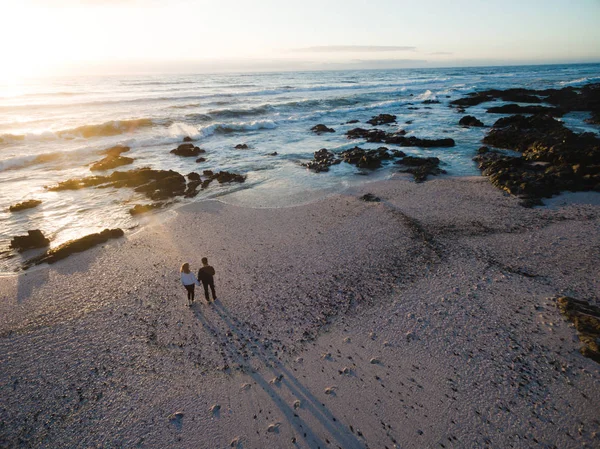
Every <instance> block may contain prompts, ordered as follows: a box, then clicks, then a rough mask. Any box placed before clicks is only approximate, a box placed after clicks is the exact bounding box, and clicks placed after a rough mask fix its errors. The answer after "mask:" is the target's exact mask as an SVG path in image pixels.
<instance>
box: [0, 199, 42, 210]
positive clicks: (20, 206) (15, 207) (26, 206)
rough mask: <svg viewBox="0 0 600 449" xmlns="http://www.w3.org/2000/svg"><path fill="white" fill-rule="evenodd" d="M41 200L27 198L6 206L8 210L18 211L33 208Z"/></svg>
mask: <svg viewBox="0 0 600 449" xmlns="http://www.w3.org/2000/svg"><path fill="white" fill-rule="evenodd" d="M40 204H42V202H41V201H40V200H27V201H23V202H22V203H17V204H13V205H12V206H10V207H9V208H8V210H9V211H10V212H19V211H22V210H26V209H33V208H34V207H38V206H39V205H40Z"/></svg>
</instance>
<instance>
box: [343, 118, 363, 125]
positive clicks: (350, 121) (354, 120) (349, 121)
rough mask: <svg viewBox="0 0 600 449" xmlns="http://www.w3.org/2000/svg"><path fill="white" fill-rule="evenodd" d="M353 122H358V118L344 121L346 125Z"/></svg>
mask: <svg viewBox="0 0 600 449" xmlns="http://www.w3.org/2000/svg"><path fill="white" fill-rule="evenodd" d="M354 123H360V120H356V119H352V120H348V121H347V122H346V125H353V124H354Z"/></svg>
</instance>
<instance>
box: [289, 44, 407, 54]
mask: <svg viewBox="0 0 600 449" xmlns="http://www.w3.org/2000/svg"><path fill="white" fill-rule="evenodd" d="M416 49H417V48H416V47H410V46H403V45H323V46H318V47H305V48H294V49H292V50H290V51H293V52H306V53H349V52H354V53H360V52H362V53H375V52H382V51H415V50H416Z"/></svg>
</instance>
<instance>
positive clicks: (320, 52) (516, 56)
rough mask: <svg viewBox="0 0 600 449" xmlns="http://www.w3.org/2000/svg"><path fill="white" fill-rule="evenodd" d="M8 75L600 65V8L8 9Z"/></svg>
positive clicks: (142, 1)
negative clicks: (554, 64)
mask: <svg viewBox="0 0 600 449" xmlns="http://www.w3.org/2000/svg"><path fill="white" fill-rule="evenodd" d="M0 16H1V17H3V18H4V20H3V21H2V22H3V23H2V26H0V42H2V44H1V47H0V48H1V49H2V51H1V55H2V59H3V63H2V69H0V77H4V78H10V77H23V76H43V75H47V74H48V75H49V74H82V73H86V74H107V73H144V72H146V73H147V72H162V73H176V72H203V71H206V72H219V71H260V70H315V69H352V68H361V69H362V68H396V67H447V66H477V65H506V64H544V63H568V62H600V26H598V24H599V23H600V0H571V1H570V2H567V1H564V0H503V1H501V2H498V1H489V0H452V1H448V0H419V1H417V0H415V1H407V0H377V1H376V2H374V1H366V0H302V1H297V0H218V1H209V0H2V1H1V2H0Z"/></svg>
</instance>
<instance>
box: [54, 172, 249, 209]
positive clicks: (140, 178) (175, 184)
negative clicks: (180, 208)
mask: <svg viewBox="0 0 600 449" xmlns="http://www.w3.org/2000/svg"><path fill="white" fill-rule="evenodd" d="M207 173H210V174H208V175H207ZM204 176H205V178H208V179H205V180H204V181H202V182H201V186H202V188H206V187H208V184H210V181H212V180H217V181H218V182H219V183H224V182H244V181H245V179H246V178H245V176H242V175H238V174H235V173H229V172H226V171H221V172H218V173H216V174H215V173H213V172H212V171H210V170H205V171H204ZM198 182H200V180H199V179H194V180H190V183H186V180H185V177H184V176H182V175H181V174H179V173H177V172H176V171H173V170H153V169H151V168H140V169H136V170H130V171H126V172H119V171H116V172H114V173H112V174H111V175H110V176H89V177H87V178H80V179H69V180H67V181H63V182H60V183H58V184H57V185H56V186H52V187H47V189H48V190H50V191H53V192H57V191H61V190H78V189H83V188H87V187H97V188H107V187H114V188H122V187H130V188H133V189H134V190H135V191H136V192H139V193H143V194H144V195H146V196H147V197H148V198H150V199H151V200H153V201H164V200H166V199H169V198H173V197H176V196H182V195H186V196H189V195H192V196H193V192H194V190H195V187H197V186H198V185H199V184H193V183H198ZM190 184H191V186H190Z"/></svg>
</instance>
